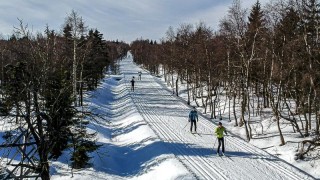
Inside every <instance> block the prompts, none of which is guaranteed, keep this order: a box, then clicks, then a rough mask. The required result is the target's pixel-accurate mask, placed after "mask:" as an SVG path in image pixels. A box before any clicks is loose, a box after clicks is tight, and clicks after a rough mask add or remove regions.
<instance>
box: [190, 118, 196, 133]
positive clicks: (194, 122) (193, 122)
mask: <svg viewBox="0 0 320 180" xmlns="http://www.w3.org/2000/svg"><path fill="white" fill-rule="evenodd" d="M193 124H194V131H197V121H193V120H191V127H190V131H192V125H193Z"/></svg>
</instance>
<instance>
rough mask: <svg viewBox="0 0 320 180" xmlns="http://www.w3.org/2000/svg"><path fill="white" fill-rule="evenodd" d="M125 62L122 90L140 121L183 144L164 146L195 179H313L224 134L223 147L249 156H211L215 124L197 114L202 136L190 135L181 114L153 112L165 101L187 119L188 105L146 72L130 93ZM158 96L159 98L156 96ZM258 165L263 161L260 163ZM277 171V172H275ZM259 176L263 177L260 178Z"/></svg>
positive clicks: (167, 139) (164, 138) (168, 139)
mask: <svg viewBox="0 0 320 180" xmlns="http://www.w3.org/2000/svg"><path fill="white" fill-rule="evenodd" d="M126 62H127V63H128V64H127V65H129V66H131V67H128V66H127V67H126V68H127V69H129V70H122V73H124V75H125V76H124V80H125V89H126V90H127V91H129V93H128V94H127V95H128V96H129V98H130V99H131V100H132V102H133V104H134V105H135V106H136V109H137V110H138V112H139V113H140V115H141V116H142V117H143V119H144V121H145V122H146V123H147V124H148V126H149V127H150V128H151V129H152V131H153V132H154V133H155V134H156V135H157V136H158V138H159V139H160V140H161V141H163V142H168V143H181V144H185V145H184V147H187V149H185V148H181V147H178V146H173V147H171V148H170V147H168V146H167V149H168V150H170V151H171V152H172V153H173V155H174V156H175V157H176V158H177V159H178V160H179V161H180V162H181V163H182V164H183V165H184V166H185V167H186V168H187V170H189V172H190V173H191V174H192V175H193V176H195V178H197V179H234V178H235V177H237V179H246V180H247V179H256V178H257V177H259V179H290V180H291V179H313V178H312V177H311V176H308V175H307V174H305V173H303V172H302V171H300V170H298V169H296V168H294V167H293V166H289V165H288V164H287V163H286V162H284V161H282V160H280V159H278V158H277V157H275V156H273V155H271V154H268V153H267V152H265V151H263V150H261V149H258V148H257V147H255V146H253V145H251V144H248V143H245V142H244V141H243V140H240V139H239V138H238V137H232V136H227V137H228V138H226V139H225V143H226V148H227V149H229V148H230V147H231V149H232V150H234V152H244V150H245V152H247V153H251V154H252V155H250V156H244V157H242V156H241V155H240V157H238V156H237V155H235V156H231V157H230V156H228V155H227V157H217V156H215V153H214V152H215V151H214V148H216V147H213V144H214V141H215V138H216V137H215V136H213V129H214V128H215V127H216V125H215V124H214V123H213V122H212V121H210V120H209V119H208V118H207V117H205V116H203V115H199V123H197V130H198V133H199V132H203V133H204V136H202V135H200V134H199V135H195V134H191V133H190V132H189V131H188V130H187V129H188V128H189V127H190V125H189V126H188V125H187V127H185V125H186V124H185V123H186V122H187V121H182V120H183V119H184V118H182V116H174V117H175V118H174V117H173V116H170V114H169V115H166V111H165V110H163V111H160V110H158V111H156V110H155V109H157V107H158V106H159V105H163V104H167V105H168V106H171V107H170V110H172V109H176V110H178V111H181V113H180V115H181V114H182V111H183V113H184V114H185V115H183V116H185V117H186V118H187V115H188V113H189V111H190V107H189V106H188V105H187V104H186V103H184V102H183V100H182V99H181V98H180V97H176V96H175V95H172V94H170V91H169V90H168V89H166V87H165V86H164V84H163V83H161V82H159V80H158V79H157V78H156V77H154V76H151V75H150V74H149V73H147V74H146V75H144V76H143V81H148V82H147V83H144V85H146V84H147V87H141V84H138V83H137V82H139V81H136V86H135V92H131V91H130V83H129V82H128V79H127V78H131V77H132V76H133V75H135V74H136V73H134V69H138V68H137V66H136V65H134V64H133V63H132V62H129V61H128V60H127V61H126ZM120 67H121V66H120ZM120 71H121V68H120ZM129 80H130V79H129ZM143 81H140V82H143ZM137 90H138V91H139V92H138V93H136V92H137ZM144 96H147V97H148V98H149V100H148V101H147V100H146V99H144ZM153 96H155V97H158V99H152V98H153ZM159 97H160V98H161V99H159ZM151 100H155V102H150V101H151ZM157 101H161V102H162V101H165V102H164V103H163V104H159V103H158V102H157ZM157 105H158V106H157ZM173 105H174V106H173ZM167 113H170V111H169V112H168V111H167ZM171 113H172V112H171ZM175 113H177V112H175ZM177 114H179V113H177ZM174 115H175V114H174ZM176 118H179V119H176ZM200 125H201V126H200ZM179 128H180V130H179ZM178 130H179V131H178ZM207 135H208V136H207ZM227 140H228V141H227ZM227 142H228V144H227ZM198 147H200V148H203V149H202V150H201V151H199V150H196V149H195V148H198ZM205 148H208V149H209V151H211V150H210V149H212V150H213V151H212V154H209V155H205V153H206V152H205V151H206V150H205ZM227 149H226V151H227ZM236 150H238V151H236ZM170 151H169V152H170ZM174 152H176V153H174ZM227 152H228V151H227ZM189 154H190V155H189ZM270 160H272V161H270ZM275 162H277V163H275ZM221 163H223V164H224V166H226V167H231V168H232V170H229V169H228V168H225V169H223V168H220V167H219V164H221ZM230 164H231V165H230ZM260 164H263V165H264V166H263V165H260ZM216 165H217V166H216ZM258 165H259V166H258ZM244 166H245V168H244ZM254 169H255V170H254ZM251 170H254V172H252V173H254V174H251V173H250V172H249V173H248V171H251ZM278 171H280V172H281V173H277V172H278ZM275 173H276V174H275ZM261 175H263V176H262V177H260V176H261ZM284 175H285V176H284ZM239 177H240V178H239Z"/></svg>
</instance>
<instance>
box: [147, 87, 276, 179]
mask: <svg viewBox="0 0 320 180" xmlns="http://www.w3.org/2000/svg"><path fill="white" fill-rule="evenodd" d="M158 92H159V94H162V93H161V92H160V91H158ZM178 102H179V101H178ZM179 106H180V107H181V108H186V107H185V106H184V105H183V104H179ZM152 112H153V113H154V115H155V114H156V113H155V112H154V111H152ZM155 116H156V115H155ZM156 118H158V120H159V121H161V122H162V123H161V124H163V125H164V127H166V128H167V131H165V130H164V131H165V132H176V131H175V130H174V129H170V126H168V125H167V123H165V122H164V120H163V119H161V118H160V117H159V116H156ZM199 129H200V128H199ZM173 134H174V135H176V134H175V133H173ZM176 136H177V135H176ZM178 138H179V137H178ZM197 139H199V138H197ZM200 139H201V140H202V141H204V140H203V139H202V138H200ZM179 140H180V141H181V142H185V140H182V138H179ZM209 142H210V141H209ZM192 143H194V141H192ZM187 146H189V147H190V145H187ZM190 149H191V150H192V151H193V153H194V154H196V155H197V156H201V153H200V152H195V151H194V150H193V149H192V148H190ZM201 159H203V160H204V161H205V163H203V164H202V165H206V167H208V166H209V167H212V165H214V164H219V162H213V161H212V160H211V158H207V159H204V158H201ZM220 159H221V157H220ZM215 160H216V161H217V159H215ZM221 161H223V162H225V161H229V162H232V161H231V160H230V159H228V158H226V159H221ZM245 161H247V165H250V167H251V168H253V169H257V170H258V171H261V169H259V168H257V167H255V164H253V162H252V161H250V160H247V159H245ZM210 164H211V165H210ZM241 164H242V163H241ZM241 164H239V163H236V166H233V170H234V171H235V169H237V170H238V171H235V172H237V173H239V172H243V173H242V176H241V177H242V178H243V179H247V178H250V176H247V175H246V174H247V173H245V171H243V170H242V168H241V167H242V166H241ZM215 167H218V166H215ZM262 170H264V169H262ZM217 173H221V174H222V173H224V170H223V169H221V168H219V172H217ZM229 175H230V174H228V171H227V172H226V174H225V175H224V177H225V178H228V179H229V178H230V177H229ZM226 176H228V177H226ZM265 177H269V178H274V176H270V175H269V174H265Z"/></svg>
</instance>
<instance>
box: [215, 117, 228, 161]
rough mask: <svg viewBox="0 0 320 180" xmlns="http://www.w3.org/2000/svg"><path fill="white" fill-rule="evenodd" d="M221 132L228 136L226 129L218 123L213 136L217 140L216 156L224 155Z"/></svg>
mask: <svg viewBox="0 0 320 180" xmlns="http://www.w3.org/2000/svg"><path fill="white" fill-rule="evenodd" d="M223 132H224V133H225V134H226V135H228V133H227V131H226V128H224V127H223V126H222V123H221V122H219V124H218V127H216V129H215V130H214V133H215V135H216V136H217V138H218V149H217V155H224V138H223ZM221 145H222V154H220V146H221Z"/></svg>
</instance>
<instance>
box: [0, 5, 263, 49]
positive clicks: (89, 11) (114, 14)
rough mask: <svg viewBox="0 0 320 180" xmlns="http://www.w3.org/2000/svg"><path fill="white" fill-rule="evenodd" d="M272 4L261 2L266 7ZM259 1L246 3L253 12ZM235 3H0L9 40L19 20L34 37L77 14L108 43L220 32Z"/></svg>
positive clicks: (2, 30)
mask: <svg viewBox="0 0 320 180" xmlns="http://www.w3.org/2000/svg"><path fill="white" fill-rule="evenodd" d="M268 1H269V0H260V2H261V4H262V5H263V4H265V2H268ZM255 2H256V0H242V5H243V7H245V8H251V6H252V5H253V4H254V3H255ZM231 3H232V0H56V1H50V0H10V1H7V0H0V7H1V11H0V17H1V19H0V34H1V35H2V37H3V38H7V37H9V36H10V35H11V34H12V33H13V30H14V28H15V27H19V24H20V22H19V20H18V19H20V20H22V21H23V23H24V24H25V25H26V24H27V25H28V29H29V30H30V31H32V32H33V33H37V32H43V31H44V30H45V27H46V25H48V26H49V28H50V29H53V30H55V31H56V32H61V29H62V25H63V23H64V21H65V18H66V17H67V16H68V14H70V13H71V11H72V10H75V11H76V12H77V13H78V14H79V15H80V16H81V17H82V18H83V20H84V21H85V24H86V25H87V26H88V27H89V28H93V29H98V30H99V31H100V32H101V33H102V34H103V37H104V39H106V40H119V41H125V42H128V43H130V42H131V41H134V40H136V39H140V38H142V39H151V40H157V41H158V40H159V39H161V38H163V37H165V32H166V31H167V30H168V28H169V27H170V26H172V27H173V28H174V29H175V28H178V27H179V25H181V24H183V23H188V24H194V25H195V24H197V23H199V22H204V23H205V24H206V25H208V26H209V27H211V28H212V29H213V30H216V29H217V28H218V25H219V20H221V18H223V17H224V16H225V15H226V14H227V10H228V8H229V7H230V6H231Z"/></svg>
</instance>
